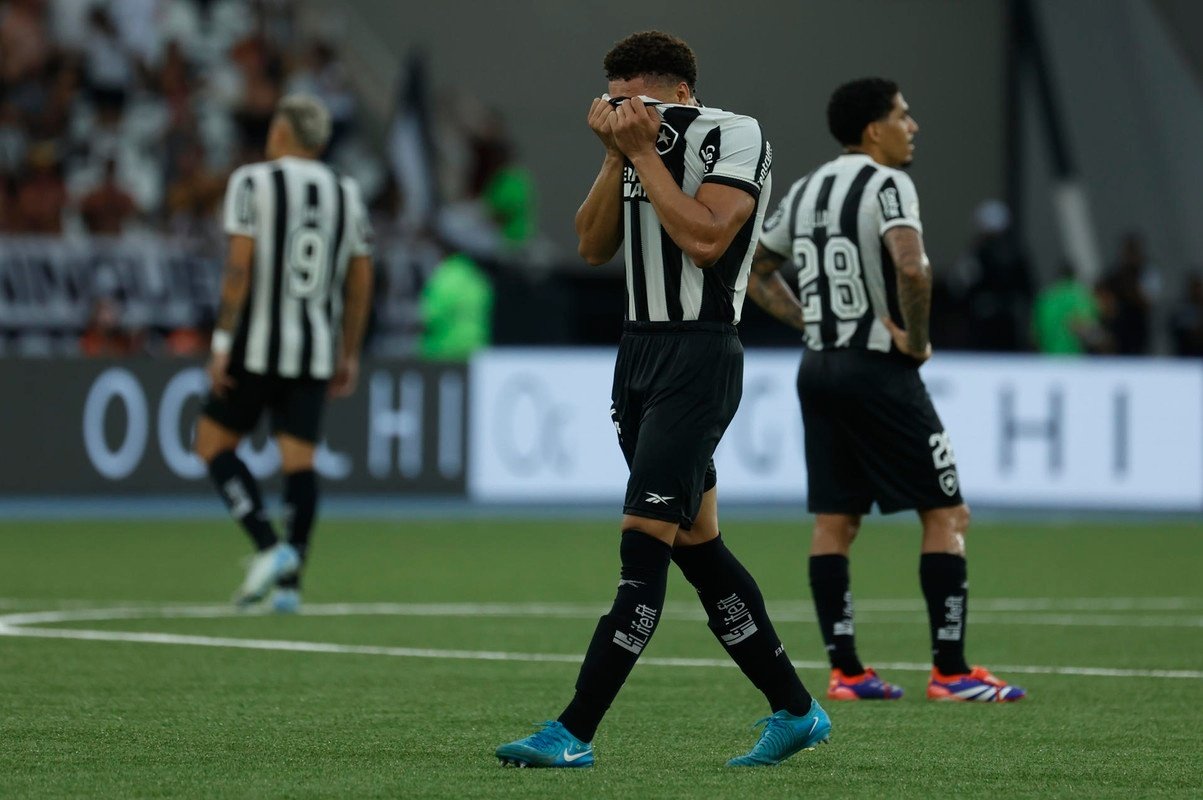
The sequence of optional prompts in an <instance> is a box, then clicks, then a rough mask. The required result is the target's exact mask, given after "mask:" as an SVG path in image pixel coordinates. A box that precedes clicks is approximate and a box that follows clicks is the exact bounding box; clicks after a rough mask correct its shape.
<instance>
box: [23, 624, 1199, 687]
mask: <svg viewBox="0 0 1203 800" xmlns="http://www.w3.org/2000/svg"><path fill="white" fill-rule="evenodd" d="M0 636H30V637H36V638H42V639H82V640H86V641H99V642H137V643H142V644H174V645H191V646H193V647H223V648H234V649H242V650H276V651H286V652H293V653H336V654H351V655H372V656H392V657H395V658H433V659H454V660H461V661H520V662H553V663H561V664H579V663H580V662H581V658H582V656H581V655H579V654H567V653H508V652H504V651H497V650H436V649H429V648H414V647H377V646H373V645H353V644H331V643H327V642H296V641H287V640H278V639H238V638H229V637H221V636H186V635H180V634H174V633H134V632H126V631H83V630H65V629H56V628H25V627H14V626H11V625H4V624H0ZM638 663H639V664H644V665H646V666H651V667H687V668H689V667H692V668H698V667H704V668H713V667H717V668H728V667H734V666H735V664H734V663H732V662H731V661H728V660H726V659H713V658H657V657H655V656H648V657H645V658H641V659H640V660H639V662H638ZM794 666H795V667H797V668H798V669H827V668H828V666H829V665H828V664H827V662H825V661H824V662H820V661H795V662H794ZM879 666H881V667H882V668H883V669H894V670H900V671H910V672H928V671H930V670H931V665H930V664H917V663H910V662H898V663H884V664H880V665H879ZM996 669H998V670H999V671H1000V672H1019V673H1024V674H1028V675H1076V676H1085V677H1101V678H1169V679H1186V680H1203V671H1199V670H1141V669H1110V668H1106V667H1039V666H999V667H996Z"/></svg>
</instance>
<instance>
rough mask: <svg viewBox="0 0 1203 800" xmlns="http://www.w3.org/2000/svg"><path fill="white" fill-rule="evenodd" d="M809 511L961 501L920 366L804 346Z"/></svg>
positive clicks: (801, 386) (801, 375)
mask: <svg viewBox="0 0 1203 800" xmlns="http://www.w3.org/2000/svg"><path fill="white" fill-rule="evenodd" d="M798 399H799V400H800V401H801V404H802V426H803V429H804V431H805V438H806V472H807V484H808V487H809V491H808V498H807V506H808V508H809V509H810V511H811V512H812V513H815V514H864V513H866V512H868V511H869V508H870V507H871V506H872V504H873V503H877V507H878V508H879V509H881V511H882V512H883V513H886V514H888V513H891V512H894V511H902V510H904V509H915V510H918V511H924V510H927V509H931V508H946V507H949V506H957V505H960V504H961V503H962V502H963V501H962V500H961V488H960V480H959V479H958V476H957V467H956V459H955V457H954V456H953V452H952V446H951V444H950V443H949V441H948V435H947V434H946V433H945V432H944V425H943V424H941V422H940V417H939V416H938V415H937V414H936V409H935V407H934V406H933V405H932V402H931V397H930V396H929V395H928V393H927V387H925V386H924V385H923V379H922V378H920V377H919V370H918V369H917V368H916V367H915V365H914V364H913V363H911V362H909V361H906V360H904V357H902V356H898V355H896V354H895V355H891V354H886V353H877V352H872V351H867V350H824V351H807V352H806V354H805V355H804V356H803V357H802V366H801V367H800V368H799V369H798Z"/></svg>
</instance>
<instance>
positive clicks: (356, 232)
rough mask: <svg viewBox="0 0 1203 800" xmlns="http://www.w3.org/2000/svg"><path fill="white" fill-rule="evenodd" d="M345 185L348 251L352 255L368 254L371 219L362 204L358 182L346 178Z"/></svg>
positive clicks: (370, 243) (371, 236)
mask: <svg viewBox="0 0 1203 800" xmlns="http://www.w3.org/2000/svg"><path fill="white" fill-rule="evenodd" d="M345 186H346V188H347V212H348V214H349V216H348V218H347V223H348V224H347V236H348V237H350V238H349V240H348V242H347V244H348V245H349V246H350V247H349V250H348V252H349V253H350V254H351V255H352V256H353V257H354V256H370V255H372V250H373V248H372V242H373V232H372V220H371V217H369V216H368V209H367V206H365V205H364V202H363V197H362V196H361V195H360V193H359V184H357V183H356V182H355V181H353V180H351V179H350V178H347V179H346V183H345Z"/></svg>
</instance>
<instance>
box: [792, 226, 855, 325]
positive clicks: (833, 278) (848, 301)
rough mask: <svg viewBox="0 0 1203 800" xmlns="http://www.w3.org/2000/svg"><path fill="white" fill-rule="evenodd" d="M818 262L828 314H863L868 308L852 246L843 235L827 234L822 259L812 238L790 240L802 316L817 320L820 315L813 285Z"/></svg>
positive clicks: (846, 316)
mask: <svg viewBox="0 0 1203 800" xmlns="http://www.w3.org/2000/svg"><path fill="white" fill-rule="evenodd" d="M820 262H821V265H822V269H823V272H825V273H826V274H827V285H828V287H829V294H830V297H829V299H830V305H831V313H833V314H835V316H836V317H837V318H839V319H843V320H854V319H860V318H861V317H862V316H864V314H865V311H867V310H868V309H869V298H868V297H867V296H866V294H865V282H864V280H862V278H861V269H860V255H859V253H858V252H857V249H856V245H855V244H853V243H852V240H851V239H849V238H847V237H845V236H831V237H828V239H827V244H826V246H825V247H824V248H823V257H822V259H820V258H819V247H818V245H816V244H815V242H814V239H794V264H795V265H797V267H798V297H799V298H800V299H801V301H802V312H803V319H805V320H806V321H807V322H818V321H819V320H820V319H821V318H822V314H823V307H822V300H821V299H820V298H819V293H818V289H819V287H818V286H817V285H816V284H817V283H818V280H819V268H820Z"/></svg>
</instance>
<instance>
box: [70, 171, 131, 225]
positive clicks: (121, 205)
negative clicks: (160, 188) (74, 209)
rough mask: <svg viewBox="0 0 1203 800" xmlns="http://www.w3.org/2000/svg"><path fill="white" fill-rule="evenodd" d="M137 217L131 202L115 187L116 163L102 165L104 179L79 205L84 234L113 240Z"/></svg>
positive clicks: (120, 189) (125, 192)
mask: <svg viewBox="0 0 1203 800" xmlns="http://www.w3.org/2000/svg"><path fill="white" fill-rule="evenodd" d="M137 213H138V207H137V205H135V203H134V198H133V197H131V196H130V193H129V192H127V191H126V190H125V189H124V188H122V187H121V186H120V185H119V184H118V183H117V162H115V161H112V160H109V161H106V162H105V165H104V178H103V179H102V180H101V182H100V184H99V185H98V186H96V188H94V189H92V190H91V191H90V192H88V193H87V194H85V195H84V196H83V197H82V198H81V199H80V201H79V214H80V216H81V217H82V218H83V221H84V225H85V226H86V227H87V229H88V233H93V234H98V235H101V236H117V235H119V234H121V233H122V231H124V230H125V226H126V223H127V222H129V221H130V220H131V219H133V218H134V217H135V216H136V215H137Z"/></svg>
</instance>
